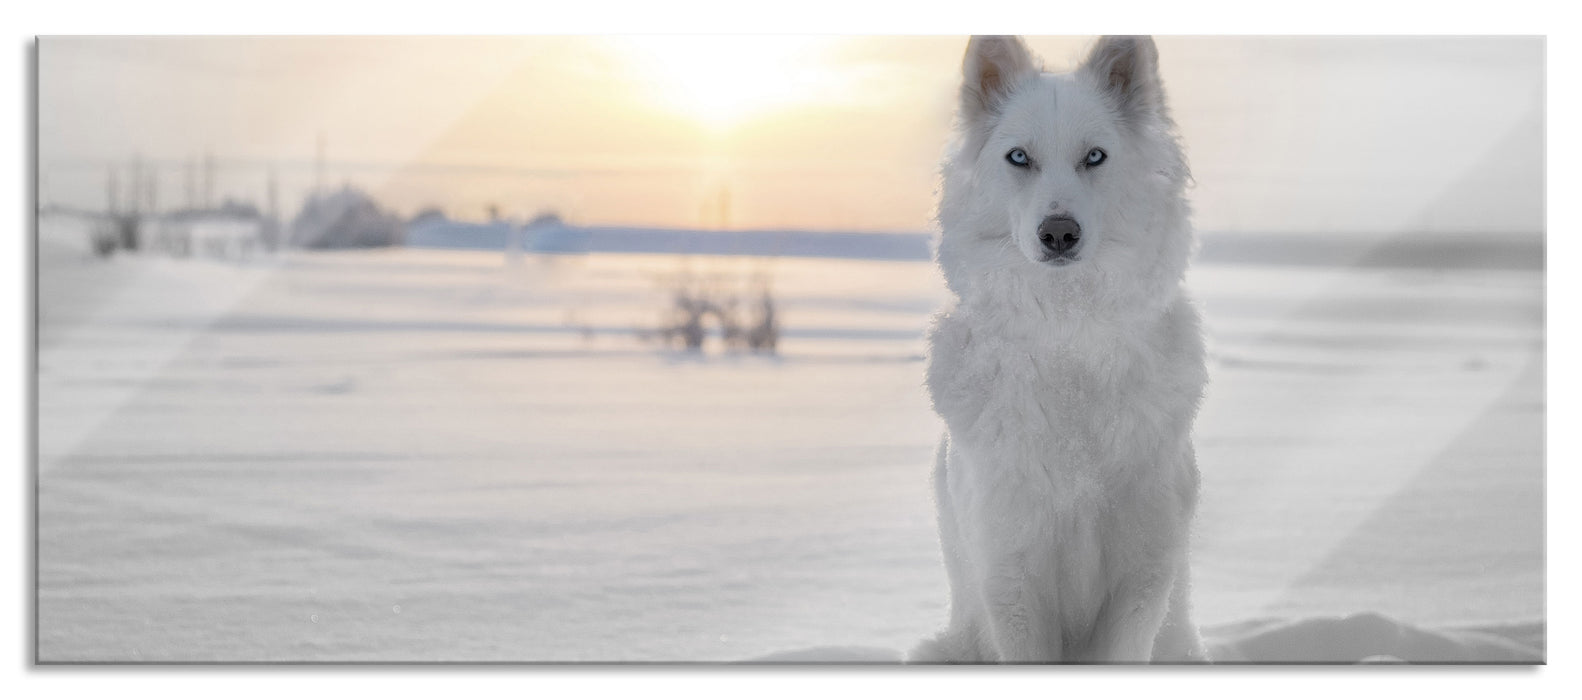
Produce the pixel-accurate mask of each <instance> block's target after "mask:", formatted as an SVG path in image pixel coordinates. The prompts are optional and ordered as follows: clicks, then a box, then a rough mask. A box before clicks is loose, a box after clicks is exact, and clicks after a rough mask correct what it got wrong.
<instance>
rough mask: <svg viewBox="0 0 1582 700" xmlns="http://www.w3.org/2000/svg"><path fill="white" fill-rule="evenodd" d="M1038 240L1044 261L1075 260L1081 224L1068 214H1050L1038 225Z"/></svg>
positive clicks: (1080, 239)
mask: <svg viewBox="0 0 1582 700" xmlns="http://www.w3.org/2000/svg"><path fill="white" fill-rule="evenodd" d="M1038 242H1039V243H1040V244H1042V245H1043V246H1044V262H1058V263H1064V262H1068V261H1071V260H1076V259H1077V248H1079V247H1080V246H1081V245H1082V225H1081V224H1079V223H1077V220H1076V219H1073V218H1071V217H1069V216H1051V217H1049V218H1046V219H1044V221H1043V223H1040V224H1039V225H1038Z"/></svg>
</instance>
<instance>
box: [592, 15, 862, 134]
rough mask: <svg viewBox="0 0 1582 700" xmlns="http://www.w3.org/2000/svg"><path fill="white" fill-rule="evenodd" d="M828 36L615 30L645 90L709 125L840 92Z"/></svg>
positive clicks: (617, 45)
mask: <svg viewBox="0 0 1582 700" xmlns="http://www.w3.org/2000/svg"><path fill="white" fill-rule="evenodd" d="M834 41H836V39H835V38H832V37H809V36H786V35H760V36H742V35H664V36H625V37H614V38H612V40H611V44H612V48H613V49H615V51H616V52H617V53H618V54H620V55H621V57H622V58H623V59H624V60H625V62H626V63H627V67H628V68H629V69H630V70H631V71H632V73H633V75H634V77H635V78H636V79H637V81H638V83H639V84H640V87H641V90H642V92H644V93H645V96H646V98H647V99H648V100H649V101H650V102H653V103H654V104H655V105H656V106H657V107H660V108H662V109H666V110H669V111H671V112H674V113H677V114H681V115H684V116H686V117H688V118H691V119H693V120H695V121H697V122H698V123H700V124H703V125H704V126H707V127H709V128H711V129H714V130H726V129H729V128H731V127H734V126H737V125H739V124H741V123H742V122H744V121H746V120H749V119H751V118H753V117H757V116H761V115H764V114H768V113H771V112H774V111H775V110H779V109H784V108H786V107H789V106H793V105H798V104H806V103H811V102H818V101H822V100H831V99H836V98H838V97H839V95H840V93H841V91H842V89H843V87H844V86H843V85H842V82H841V80H840V79H839V75H838V72H837V71H835V70H833V69H832V67H831V66H830V60H829V54H830V48H831V45H832V43H833V42H834Z"/></svg>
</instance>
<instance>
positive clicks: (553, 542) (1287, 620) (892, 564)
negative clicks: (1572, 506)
mask: <svg viewBox="0 0 1582 700" xmlns="http://www.w3.org/2000/svg"><path fill="white" fill-rule="evenodd" d="M86 240H87V237H86V234H85V233H83V231H82V230H81V224H73V223H72V222H71V221H70V220H67V219H60V218H56V217H47V218H45V219H44V220H43V221H41V231H40V240H39V248H38V254H39V264H40V270H39V296H38V300H39V305H40V327H39V336H38V340H39V355H38V398H39V417H38V429H39V442H38V448H39V457H40V460H39V472H38V520H39V524H38V562H39V570H38V574H39V589H38V622H39V631H38V656H39V659H40V660H42V661H46V662H49V661H177V660H179V661H366V660H379V661H461V660H468V661H495V660H498V661H573V660H577V661H673V660H686V661H763V662H805V661H814V660H816V661H832V662H849V663H890V662H894V661H895V660H897V659H899V658H900V654H901V651H902V650H904V649H907V648H909V647H910V646H911V645H912V644H913V643H915V641H916V640H918V639H919V638H921V637H923V636H925V635H927V634H930V633H932V632H933V631H935V630H936V629H937V628H938V627H939V626H940V625H941V624H942V623H943V622H944V618H945V615H946V599H947V588H946V582H945V576H944V571H943V568H942V563H941V560H940V555H939V551H938V543H937V537H936V534H935V531H934V522H933V513H932V504H931V502H930V489H929V486H928V469H929V464H930V458H931V453H932V450H933V446H934V444H935V442H936V440H937V437H938V433H939V430H940V425H939V422H938V420H937V418H936V417H935V416H934V415H933V413H932V412H931V411H930V409H929V406H928V402H927V399H926V395H925V394H924V392H923V388H922V367H923V365H922V357H923V352H924V345H923V340H922V331H923V328H924V327H925V325H926V323H927V318H928V314H929V313H930V312H931V311H932V310H933V309H934V308H935V307H936V306H937V305H938V304H939V303H940V302H941V301H942V300H943V299H944V297H945V293H944V291H943V287H942V284H941V283H940V281H939V279H938V276H937V274H936V273H935V272H934V270H933V269H932V267H931V266H930V265H929V264H928V263H926V262H922V261H886V260H844V259H811V258H777V259H766V258H750V257H711V256H692V257H689V258H677V257H674V256H667V255H630V254H594V255H585V256H538V255H531V254H527V255H517V256H515V257H509V258H508V257H507V256H506V255H504V254H502V253H501V252H499V251H469V250H419V249H404V248H392V249H380V250H362V251H337V252H311V253H310V252H292V253H286V254H282V255H278V256H257V257H255V258H252V259H249V260H246V261H220V260H210V259H202V258H195V259H189V260H167V259H161V258H157V257H153V256H147V257H139V256H121V257H115V258H111V259H109V260H97V259H93V258H92V257H91V256H90V255H89V254H88V252H87V248H86ZM512 260H514V261H515V262H511V261H512ZM682 270H686V271H688V272H690V273H691V274H693V275H696V276H700V277H709V278H712V279H716V280H718V281H719V283H720V284H722V285H727V286H729V285H739V286H741V287H742V288H743V289H745V288H746V287H747V284H748V282H749V280H751V279H754V278H755V277H756V276H759V275H768V276H769V277H770V279H771V280H772V286H773V289H774V292H775V296H776V300H777V302H778V303H779V311H780V313H781V315H782V317H783V328H784V334H783V337H782V341H781V348H780V349H781V354H780V355H779V356H778V357H772V358H771V357H758V356H748V355H740V356H732V355H724V354H722V352H721V350H720V348H719V347H718V345H717V344H714V343H713V342H712V341H711V343H710V344H707V345H706V346H705V354H704V355H703V356H702V357H697V356H690V355H687V354H685V353H681V352H677V351H669V350H664V349H661V348H659V347H657V346H655V345H653V344H651V343H647V342H644V341H642V340H640V339H639V337H638V333H637V332H635V330H634V329H640V328H644V327H652V326H653V325H654V324H656V323H657V322H658V320H659V319H660V318H661V315H662V312H663V310H664V304H665V303H666V301H667V299H668V291H667V287H666V280H667V279H670V278H672V277H674V276H675V275H677V274H678V273H679V272H680V271H682ZM1189 282H1190V284H1191V286H1192V288H1193V289H1194V291H1195V292H1196V293H1197V295H1198V297H1199V298H1200V299H1201V301H1202V303H1203V306H1204V309H1205V314H1206V318H1207V321H1208V326H1209V331H1210V333H1211V337H1212V341H1211V353H1212V356H1213V366H1212V367H1211V372H1212V377H1213V379H1212V385H1211V387H1210V389H1209V397H1208V399H1207V401H1206V403H1205V406H1204V410H1203V414H1202V417H1201V419H1200V421H1199V424H1198V436H1197V445H1198V455H1199V461H1200V463H1201V465H1202V467H1203V471H1204V495H1203V504H1202V508H1201V511H1200V514H1199V518H1198V521H1197V525H1196V530H1195V533H1194V563H1195V572H1196V574H1195V576H1196V580H1195V590H1194V598H1195V603H1196V606H1197V610H1198V617H1199V620H1200V622H1201V623H1202V624H1203V625H1204V627H1205V631H1206V633H1207V634H1208V636H1209V638H1210V641H1211V647H1212V649H1213V650H1214V651H1215V652H1216V653H1217V654H1218V655H1219V657H1220V658H1221V659H1224V660H1232V661H1238V660H1245V661H1267V660H1280V661H1304V660H1307V661H1360V660H1363V659H1370V660H1373V661H1388V660H1391V659H1403V660H1407V661H1454V660H1468V659H1473V660H1484V661H1529V662H1530V661H1537V660H1541V659H1542V658H1543V645H1544V624H1543V620H1544V613H1545V611H1544V555H1543V542H1544V530H1543V489H1544V472H1543V457H1544V455H1543V451H1542V449H1543V448H1542V445H1543V440H1542V437H1543V434H1542V430H1543V428H1542V425H1543V417H1544V412H1545V397H1544V380H1543V377H1544V375H1543V357H1544V355H1543V348H1544V325H1543V311H1544V303H1543V282H1544V280H1543V273H1542V271H1541V270H1536V269H1521V268H1519V266H1518V267H1517V268H1514V269H1507V268H1489V269H1478V268H1469V269H1456V270H1432V269H1424V268H1407V267H1380V266H1362V267H1354V266H1346V265H1333V266H1320V265H1308V266H1301V267H1296V266H1278V265H1259V264H1241V263H1237V264H1228V263H1227V264H1214V263H1209V264H1202V265H1199V266H1198V267H1197V268H1195V270H1194V272H1193V273H1192V275H1191V277H1190V280H1189Z"/></svg>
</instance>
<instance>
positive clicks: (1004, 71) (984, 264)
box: [910, 37, 1207, 662]
mask: <svg viewBox="0 0 1582 700" xmlns="http://www.w3.org/2000/svg"><path fill="white" fill-rule="evenodd" d="M964 72H965V74H966V75H965V81H964V85H963V88H962V96H961V100H962V105H961V116H960V124H959V128H960V133H959V142H958V143H957V144H956V145H955V146H954V147H953V152H952V154H951V155H950V156H949V157H948V159H947V161H946V163H945V166H944V184H943V190H942V196H941V201H940V205H939V222H940V227H941V230H942V236H941V238H940V241H939V245H938V261H939V265H940V267H941V269H942V270H943V271H944V274H945V279H946V282H947V284H948V285H949V287H950V289H951V291H952V292H953V293H954V294H955V297H956V298H955V300H954V301H953V302H952V303H951V304H950V305H949V306H948V307H947V308H945V309H944V310H942V311H941V312H940V313H939V314H938V315H937V316H936V317H935V322H934V327H933V329H932V331H931V333H930V336H929V343H930V348H931V351H930V353H929V367H928V388H929V392H930V394H931V396H932V398H933V402H934V408H935V410H936V411H938V413H939V415H940V416H941V417H942V418H944V420H945V424H946V428H947V431H948V432H947V435H946V437H945V438H944V439H943V440H942V441H941V443H940V447H939V454H938V460H937V463H936V466H935V476H934V478H935V487H936V494H937V499H938V506H939V527H940V539H941V541H942V543H943V546H944V551H945V563H946V567H947V570H948V573H949V576H950V583H951V615H950V623H949V626H948V627H947V628H946V629H945V630H944V631H943V632H941V633H940V634H939V635H938V636H937V637H935V638H933V639H930V640H926V641H924V642H923V643H922V644H921V645H919V646H918V648H917V649H916V650H915V651H914V652H913V653H912V655H911V657H910V660H912V661H922V662H941V661H943V662H1148V661H1153V660H1169V661H1203V660H1206V656H1205V653H1204V649H1203V644H1202V641H1201V640H1200V639H1199V637H1198V634H1197V630H1196V628H1195V627H1194V626H1193V624H1192V621H1191V617H1190V611H1189V597H1190V596H1189V583H1188V565H1187V534H1188V530H1189V528H1190V524H1191V518H1192V513H1193V510H1194V507H1195V505H1196V501H1197V489H1198V471H1197V465H1196V461H1195V459H1194V457H1193V452H1192V443H1191V431H1192V422H1193V419H1194V417H1195V416H1196V414H1197V408H1198V403H1199V401H1200V399H1201V397H1202V393H1203V388H1204V385H1205V382H1206V379H1207V373H1206V371H1205V369H1204V352H1203V340H1202V336H1201V333H1200V330H1199V323H1198V314H1197V311H1196V310H1195V308H1194V307H1193V305H1192V302H1191V300H1190V299H1188V297H1187V295H1186V293H1185V291H1184V290H1183V289H1182V276H1183V275H1184V273H1185V271H1186V265H1187V258H1188V256H1189V254H1190V252H1191V246H1192V232H1191V225H1190V223H1189V221H1188V215H1189V210H1188V206H1187V203H1186V201H1185V199H1184V196H1183V190H1184V188H1185V182H1186V180H1187V178H1188V174H1187V168H1186V164H1185V160H1184V157H1183V155H1182V153H1181V149H1180V146H1179V144H1178V142H1177V139H1176V137H1175V133H1174V125H1173V124H1172V123H1171V121H1170V118H1169V114H1168V111H1167V109H1166V107H1165V103H1164V93H1163V90H1162V87H1161V86H1160V84H1159V78H1158V69H1157V53H1156V51H1155V49H1154V45H1153V42H1152V40H1150V39H1147V38H1146V37H1144V38H1125V37H1120V38H1112V37H1107V38H1105V39H1102V40H1100V42H1099V44H1098V45H1097V46H1096V47H1095V48H1094V49H1093V51H1092V53H1091V54H1090V55H1089V57H1088V58H1087V60H1086V61H1085V62H1084V63H1083V65H1082V66H1080V67H1079V68H1078V69H1077V70H1075V71H1074V72H1072V73H1066V74H1051V73H1044V72H1041V71H1040V70H1039V69H1038V68H1037V67H1036V63H1035V62H1034V60H1033V59H1032V57H1031V56H1030V55H1029V54H1028V53H1027V52H1026V49H1025V48H1024V47H1023V45H1022V43H1021V42H1020V40H1017V39H1013V38H1006V37H975V38H974V39H973V40H972V42H971V43H970V44H969V45H968V50H967V58H966V61H965V64H964ZM1094 147H1098V148H1102V149H1103V150H1104V151H1105V152H1106V153H1107V154H1108V158H1107V159H1106V160H1105V161H1104V162H1103V163H1102V164H1101V165H1099V166H1097V167H1094V168H1090V169H1084V168H1082V167H1080V165H1079V164H1080V163H1081V162H1082V159H1083V158H1084V157H1085V156H1086V154H1087V153H1088V152H1089V151H1090V150H1091V149H1092V148H1094ZM1013 148H1022V149H1024V150H1025V151H1026V152H1027V153H1028V155H1029V156H1030V157H1031V158H1032V159H1033V160H1034V162H1035V163H1037V164H1038V167H1037V168H1017V167H1014V166H1012V165H1011V164H1009V163H1007V161H1006V154H1007V152H1008V151H1010V150H1011V149H1013ZM1051 214H1055V215H1064V216H1069V217H1071V218H1074V219H1076V220H1077V222H1078V223H1080V224H1081V226H1082V236H1081V238H1082V242H1081V247H1080V248H1079V249H1078V250H1079V251H1080V252H1079V255H1078V259H1077V260H1075V261H1070V262H1066V263H1065V264H1058V265H1057V264H1054V262H1042V261H1041V259H1042V258H1043V257H1047V256H1046V254H1045V253H1044V252H1043V251H1042V250H1041V245H1040V243H1039V241H1038V231H1037V228H1038V225H1039V222H1040V221H1042V220H1043V219H1044V217H1046V216H1049V215H1051ZM1055 262H1059V261H1055Z"/></svg>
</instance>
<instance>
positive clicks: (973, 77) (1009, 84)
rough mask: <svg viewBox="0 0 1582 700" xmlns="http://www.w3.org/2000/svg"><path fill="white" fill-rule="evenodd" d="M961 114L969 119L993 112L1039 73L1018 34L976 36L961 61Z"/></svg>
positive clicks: (969, 43) (971, 121)
mask: <svg viewBox="0 0 1582 700" xmlns="http://www.w3.org/2000/svg"><path fill="white" fill-rule="evenodd" d="M961 73H962V76H961V77H962V82H961V116H962V119H963V120H965V121H967V122H968V123H975V122H980V121H982V120H983V119H984V118H986V117H988V116H990V115H993V114H996V113H998V112H999V110H1000V105H1002V104H1004V102H1005V98H1007V97H1009V96H1010V95H1011V92H1012V91H1013V90H1015V89H1016V86H1017V85H1018V84H1019V83H1021V82H1022V81H1023V80H1025V79H1027V78H1028V77H1029V76H1032V75H1036V74H1037V73H1038V67H1037V66H1036V65H1034V64H1033V55H1032V54H1030V53H1028V51H1027V45H1026V44H1023V43H1022V39H1021V37H1014V36H975V37H972V39H971V40H969V41H968V42H967V57H966V58H965V59H964V60H963V61H962V63H961Z"/></svg>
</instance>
